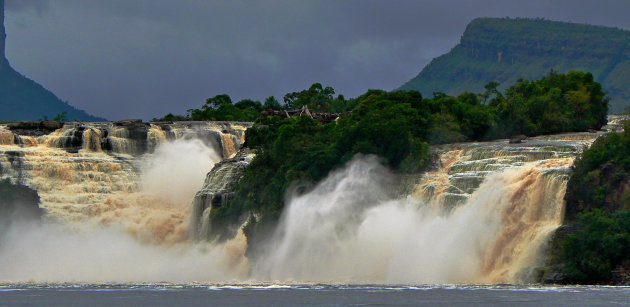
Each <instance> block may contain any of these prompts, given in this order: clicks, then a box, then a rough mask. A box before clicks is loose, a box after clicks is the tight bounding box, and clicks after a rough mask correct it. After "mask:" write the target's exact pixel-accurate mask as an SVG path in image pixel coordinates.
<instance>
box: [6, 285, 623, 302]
mask: <svg viewBox="0 0 630 307" xmlns="http://www.w3.org/2000/svg"><path fill="white" fill-rule="evenodd" d="M629 304H630V287H597V286H572V287H560V286H558V287H550V286H513V285H493V286H478V285H470V286H467V285H439V286H433V285H421V286H385V285H328V284H315V285H276V284H259V285H201V284H189V285H174V284H144V285H129V284H126V285H113V284H112V285H73V284H66V285H36V284H20V285H2V286H0V306H18V305H20V306H113V305H117V306H120V305H124V306H182V305H186V306H191V305H193V306H195V305H205V306H252V305H256V306H351V305H359V306H418V305H430V306H435V305H441V306H471V305H493V306H497V305H501V306H516V305H537V306H540V305H545V306H603V305H606V306H610V305H629Z"/></svg>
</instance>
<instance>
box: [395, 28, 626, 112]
mask: <svg viewBox="0 0 630 307" xmlns="http://www.w3.org/2000/svg"><path fill="white" fill-rule="evenodd" d="M629 43H630V31H625V30H621V29H616V28H609V27H602V26H591V25H585V24H576V23H567V22H557V21H549V20H542V19H523V18H517V19H510V18H478V19H475V20H473V21H472V22H471V23H470V24H469V25H468V26H467V27H466V30H465V32H464V34H463V35H462V38H461V41H460V43H459V44H458V45H457V46H455V47H454V48H453V49H452V50H451V51H450V52H448V53H447V54H444V55H442V56H440V57H437V58H435V59H433V60H432V61H431V63H429V65H427V66H426V67H425V68H424V69H423V70H422V71H421V72H420V74H418V75H417V76H416V77H415V78H413V79H411V80H410V81H408V82H407V83H405V84H404V85H403V86H402V87H401V89H404V90H411V89H413V90H419V91H421V92H422V94H423V95H425V96H427V95H428V96H431V95H432V94H433V92H443V93H447V94H450V95H457V94H460V93H462V92H464V91H472V92H483V91H484V85H486V84H487V83H488V82H490V81H498V82H500V83H501V84H502V87H501V88H505V87H507V86H509V85H512V84H514V82H515V81H516V80H517V79H519V78H525V79H538V78H540V77H542V76H543V75H545V74H547V73H549V71H550V70H551V69H554V70H557V71H559V72H566V71H568V70H572V69H576V70H583V71H589V72H592V73H593V75H594V76H595V79H596V81H599V82H600V83H602V85H603V87H604V90H606V91H607V92H608V95H609V96H610V97H611V98H612V100H611V108H610V111H611V112H613V113H619V112H622V111H623V110H624V108H625V107H628V106H630V82H628V76H630V44H629Z"/></svg>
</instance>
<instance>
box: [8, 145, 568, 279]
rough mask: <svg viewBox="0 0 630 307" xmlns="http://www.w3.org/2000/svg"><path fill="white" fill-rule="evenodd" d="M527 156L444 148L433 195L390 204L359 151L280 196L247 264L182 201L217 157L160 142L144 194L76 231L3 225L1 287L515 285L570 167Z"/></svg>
mask: <svg viewBox="0 0 630 307" xmlns="http://www.w3.org/2000/svg"><path fill="white" fill-rule="evenodd" d="M554 148H555V147H554ZM525 149H527V148H525V147H523V148H520V149H519V152H518V154H517V156H518V157H521V158H518V159H519V160H518V161H520V162H513V161H512V160H510V159H507V158H505V157H503V158H501V159H499V160H497V159H495V158H492V159H489V158H488V157H487V156H486V152H488V153H489V154H492V155H495V154H497V151H496V150H487V151H484V154H483V155H480V154H479V151H474V150H469V153H470V152H474V153H475V154H474V155H472V156H475V155H479V156H480V158H481V160H479V161H483V163H484V164H483V165H481V164H479V165H478V164H476V162H475V163H473V162H474V161H472V160H470V159H471V158H470V157H468V158H467V156H466V155H467V154H468V153H465V152H464V150H460V149H458V150H455V151H452V152H447V153H446V154H443V155H442V160H443V161H442V165H443V166H444V167H442V168H441V169H440V170H438V171H436V172H437V173H439V174H428V175H430V176H428V177H427V178H430V180H429V181H430V183H431V184H432V185H433V188H432V189H431V190H432V191H433V192H432V194H431V195H432V197H429V198H423V197H413V196H408V197H406V198H400V197H399V195H396V194H395V191H397V190H398V189H397V188H396V185H398V184H400V183H399V178H398V177H397V175H395V174H393V173H391V172H390V171H389V170H387V169H386V168H385V167H383V166H382V165H381V164H380V163H379V162H378V159H377V158H376V157H374V156H357V157H355V158H354V159H353V160H352V161H350V162H349V163H348V164H347V165H346V166H345V167H343V168H341V169H339V170H336V171H334V172H332V173H331V174H330V175H329V176H328V177H327V178H326V179H324V180H323V181H322V182H320V183H318V184H317V185H316V186H315V187H314V188H313V189H312V190H310V191H308V192H306V193H304V194H299V193H297V192H291V191H289V193H288V196H287V200H286V203H285V209H284V212H283V213H282V216H281V220H280V223H279V225H278V227H277V229H276V232H275V233H274V234H273V235H272V236H271V237H270V238H269V239H268V240H267V243H268V245H267V246H265V248H261V249H260V250H262V251H263V252H262V253H261V254H257V255H253V256H252V258H251V259H248V258H246V257H245V251H246V249H247V240H246V238H245V236H244V234H243V231H242V230H240V231H239V232H238V234H237V236H236V237H235V238H233V239H231V240H228V241H227V242H223V243H217V242H194V241H193V240H191V239H190V237H189V232H188V229H189V221H190V217H189V214H190V199H191V198H192V197H193V195H194V194H195V192H196V191H197V190H199V189H200V187H201V185H202V182H203V179H204V176H205V174H206V173H207V172H208V171H209V170H210V169H211V168H212V166H213V163H214V162H217V161H218V155H217V154H216V153H215V152H214V151H213V150H212V149H210V148H209V147H207V146H205V145H204V144H203V143H202V142H199V141H196V140H176V141H173V142H169V143H163V144H161V145H159V146H158V147H157V148H156V150H155V152H154V153H153V154H150V155H147V156H144V158H143V161H144V162H142V163H141V168H142V172H141V176H139V178H141V182H139V186H140V187H141V189H140V190H136V191H130V192H128V193H118V194H116V195H112V196H110V197H108V198H106V199H105V200H104V201H103V202H102V203H99V204H97V205H94V206H92V207H90V208H89V210H87V212H83V213H82V214H84V215H85V216H87V217H88V218H86V219H84V220H82V221H81V222H80V223H73V224H70V225H69V224H66V223H61V222H58V221H56V219H54V218H49V219H46V220H45V221H44V222H43V223H42V224H38V223H22V224H19V225H14V226H13V227H12V228H11V229H9V230H8V231H7V232H6V235H5V236H4V237H2V238H0V282H28V281H35V282H94V283H98V282H162V281H165V282H178V283H186V282H194V281H198V282H228V283H229V282H250V281H254V282H261V281H270V280H273V281H281V282H306V283H310V282H332V283H345V282H347V283H395V284H396V283H400V284H418V283H431V284H433V283H519V282H524V281H527V280H528V279H527V278H528V273H529V272H528V269H529V268H532V267H535V266H536V265H539V264H540V259H539V255H540V254H541V253H540V251H541V248H543V247H544V244H545V242H546V241H547V239H548V237H549V235H550V234H551V233H552V231H553V230H554V229H555V228H556V227H557V226H559V225H560V222H561V218H562V216H561V215H562V210H563V208H562V205H563V203H562V198H563V195H564V190H565V186H566V180H567V172H566V170H568V167H569V166H570V165H571V164H572V161H573V158H572V157H570V156H568V155H567V156H566V157H564V156H563V157H562V158H557V157H556V158H550V157H551V156H554V157H555V156H557V154H552V153H551V151H535V152H534V154H532V156H544V159H543V160H536V161H534V162H527V161H526V162H522V161H523V160H524V159H525V158H523V157H524V156H523V153H524V150H525ZM554 150H557V149H554ZM567 150H574V149H572V148H568V147H567ZM455 153H456V154H455ZM500 154H501V155H503V156H506V155H508V154H509V155H511V154H512V153H507V152H502V153H500ZM184 157H185V158H184ZM504 160H505V161H506V162H505V163H504V164H498V163H499V162H502V161H504ZM460 162H461V163H460ZM458 163H459V164H458ZM488 163H489V164H488ZM500 165H505V167H507V168H506V169H496V168H497V167H499V166H500ZM451 166H452V167H451ZM480 167H481V168H486V167H492V168H493V170H492V171H487V173H488V174H487V176H486V177H483V179H482V180H479V177H478V176H476V175H475V176H472V177H470V178H472V179H474V180H478V182H480V185H479V186H478V187H475V188H474V189H473V188H471V194H468V195H467V196H465V197H464V196H462V195H464V194H462V195H460V200H461V199H464V200H463V201H462V202H460V203H457V205H452V204H450V205H449V204H448V202H445V201H444V199H446V197H445V196H448V195H449V193H450V192H449V189H451V188H452V186H451V185H452V182H450V180H451V179H452V178H451V177H457V178H458V180H460V181H461V180H462V178H463V177H462V176H465V175H466V174H468V173H469V172H471V171H474V172H473V173H474V174H477V173H478V172H479V171H478V169H479V168H480ZM501 167H503V166H501ZM453 169H458V171H459V173H457V174H456V175H457V176H455V175H451V172H453ZM475 172H477V173H475ZM431 176H433V177H431ZM466 176H468V175H466ZM458 182H459V181H458ZM468 184H469V183H466V185H468ZM440 185H443V186H440ZM463 186H464V185H462V187H463ZM426 187H427V186H422V185H420V186H416V188H415V191H414V192H413V193H412V195H418V194H421V193H419V191H421V190H422V191H424V190H426ZM471 187H472V186H471ZM473 190H474V191H473ZM57 210H59V209H57ZM55 212H57V211H55Z"/></svg>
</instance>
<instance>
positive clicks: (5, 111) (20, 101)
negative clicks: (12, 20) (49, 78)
mask: <svg viewBox="0 0 630 307" xmlns="http://www.w3.org/2000/svg"><path fill="white" fill-rule="evenodd" d="M5 40H6V32H5V28H4V0H0V121H12V120H38V119H44V118H48V119H53V118H54V117H55V116H57V115H58V114H61V113H62V112H65V115H66V116H65V117H66V119H67V120H81V121H105V119H104V118H100V117H96V116H92V115H90V114H88V113H86V112H85V111H82V110H79V109H77V108H75V107H73V106H71V105H69V104H68V103H67V102H64V101H62V100H61V99H59V98H58V97H57V96H55V94H53V93H52V92H51V91H49V90H47V89H46V88H44V87H43V86H41V85H40V84H38V83H37V82H35V81H33V80H31V79H29V78H27V77H25V76H23V75H22V74H20V73H19V72H17V71H15V69H13V67H11V65H9V61H8V60H7V58H6V56H5Z"/></svg>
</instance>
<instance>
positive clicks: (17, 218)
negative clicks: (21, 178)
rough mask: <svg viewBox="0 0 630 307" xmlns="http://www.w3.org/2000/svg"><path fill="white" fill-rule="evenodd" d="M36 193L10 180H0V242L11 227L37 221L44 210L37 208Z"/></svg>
mask: <svg viewBox="0 0 630 307" xmlns="http://www.w3.org/2000/svg"><path fill="white" fill-rule="evenodd" d="M39 203H40V199H39V195H38V194H37V191H35V190H33V189H31V188H29V187H27V186H24V185H21V184H13V183H12V182H11V181H10V180H7V179H5V180H0V241H1V239H2V234H3V233H4V232H6V231H7V230H8V229H9V227H10V226H11V225H15V224H17V223H23V222H27V221H39V220H40V219H41V217H42V215H43V214H44V210H43V209H42V208H40V207H39Z"/></svg>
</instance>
